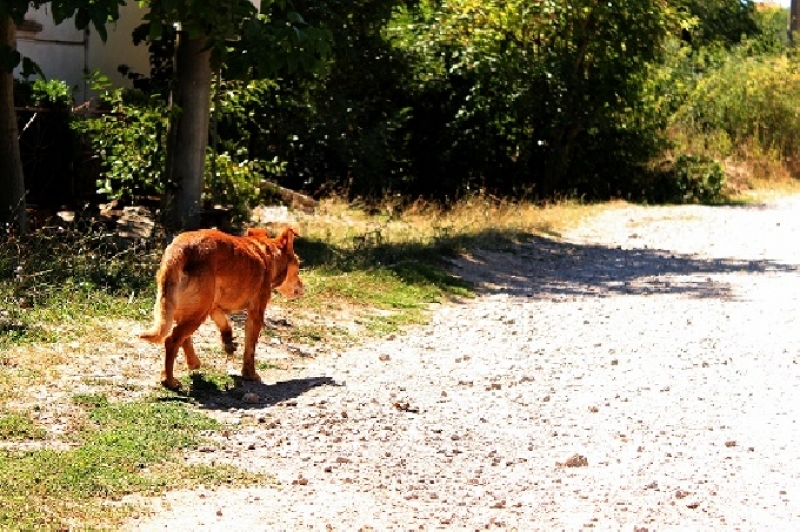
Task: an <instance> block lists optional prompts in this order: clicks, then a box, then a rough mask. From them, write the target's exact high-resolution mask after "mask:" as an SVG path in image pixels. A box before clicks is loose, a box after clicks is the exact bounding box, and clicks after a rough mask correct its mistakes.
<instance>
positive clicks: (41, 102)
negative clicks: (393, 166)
mask: <svg viewBox="0 0 800 532" xmlns="http://www.w3.org/2000/svg"><path fill="white" fill-rule="evenodd" d="M73 101H74V98H73V90H72V89H70V87H69V86H68V85H67V84H66V83H65V82H63V81H61V80H58V79H51V80H49V81H47V80H44V79H42V78H37V79H35V80H34V81H33V82H28V81H16V80H15V82H14V105H16V106H19V107H46V108H52V109H69V108H71V106H72V103H73Z"/></svg>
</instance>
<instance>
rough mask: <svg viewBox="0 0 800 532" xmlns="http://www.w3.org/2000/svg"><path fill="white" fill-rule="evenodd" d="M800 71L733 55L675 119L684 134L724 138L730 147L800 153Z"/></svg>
mask: <svg viewBox="0 0 800 532" xmlns="http://www.w3.org/2000/svg"><path fill="white" fill-rule="evenodd" d="M798 94H800V69H798V67H797V63H796V61H795V60H794V59H791V58H787V57H776V56H772V57H755V58H743V57H737V56H735V55H734V56H731V57H730V58H729V59H728V60H727V61H725V62H724V63H723V64H721V65H720V66H719V67H718V68H714V69H710V70H709V71H707V72H706V73H705V75H704V76H703V78H702V79H701V80H700V82H698V83H697V85H696V86H695V87H694V90H693V91H692V92H691V94H690V95H689V97H688V99H687V101H686V103H685V104H684V105H682V106H681V107H680V109H679V110H678V112H677V113H676V114H675V116H674V119H673V126H674V127H677V128H679V129H681V130H683V131H684V132H686V134H687V135H694V136H706V135H718V134H719V133H720V132H722V133H724V134H725V135H726V136H727V137H729V138H730V140H731V142H732V143H733V145H734V146H745V145H756V146H759V147H761V148H763V149H764V151H770V150H775V151H777V152H778V153H780V154H781V155H783V156H786V157H792V156H795V155H796V154H797V153H798V152H800V136H798V135H797V131H798V130H800V113H798V112H797V109H798V106H799V105H800V96H798Z"/></svg>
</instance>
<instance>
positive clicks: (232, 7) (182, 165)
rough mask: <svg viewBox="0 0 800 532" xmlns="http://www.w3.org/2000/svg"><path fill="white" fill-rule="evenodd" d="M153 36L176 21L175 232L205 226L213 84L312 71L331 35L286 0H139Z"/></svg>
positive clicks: (171, 184) (171, 197) (170, 213)
mask: <svg viewBox="0 0 800 532" xmlns="http://www.w3.org/2000/svg"><path fill="white" fill-rule="evenodd" d="M140 4H143V5H147V6H148V7H149V8H150V11H149V13H148V15H147V16H146V17H145V19H146V20H147V21H148V23H149V27H150V32H149V33H150V39H151V40H157V39H161V38H164V37H165V36H168V34H169V32H168V31H167V28H168V27H170V26H172V25H175V24H178V25H179V26H180V31H179V32H178V37H177V39H178V42H177V52H176V63H175V82H174V86H173V102H174V104H175V105H176V107H177V109H176V112H175V113H173V122H172V124H171V126H170V134H169V144H168V146H167V169H166V177H167V185H168V186H167V190H168V195H167V198H166V203H165V207H166V209H165V211H166V221H167V225H169V226H170V227H171V228H172V229H176V230H180V229H185V228H191V227H195V226H197V225H198V223H199V215H200V212H201V208H202V205H201V196H202V192H203V182H204V175H205V155H206V147H207V144H208V134H209V133H208V126H209V109H210V106H211V99H210V96H211V80H212V77H213V73H214V72H217V74H218V75H219V73H220V71H221V69H223V68H225V72H226V74H227V75H230V76H240V77H256V76H260V77H266V76H270V75H275V74H276V73H278V72H282V71H289V72H293V71H296V70H298V69H308V68H312V67H313V65H314V64H316V60H317V59H318V58H319V57H320V56H321V55H322V54H325V53H326V52H327V50H328V48H329V45H328V36H327V32H325V31H322V30H318V29H315V28H311V27H308V25H307V24H306V23H305V21H304V20H303V17H302V16H300V14H298V13H297V12H295V11H293V10H291V6H290V5H289V3H288V2H286V1H285V0H271V1H262V2H261V13H260V14H259V13H258V12H257V11H256V8H255V6H254V5H253V4H252V3H251V2H250V0H224V1H223V0H218V1H214V2H209V1H208V0H184V1H180V2H176V1H174V0H140Z"/></svg>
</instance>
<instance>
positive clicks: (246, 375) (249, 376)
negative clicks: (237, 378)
mask: <svg viewBox="0 0 800 532" xmlns="http://www.w3.org/2000/svg"><path fill="white" fill-rule="evenodd" d="M242 379H244V380H246V381H254V382H261V377H260V376H259V375H258V373H256V371H255V370H243V371H242Z"/></svg>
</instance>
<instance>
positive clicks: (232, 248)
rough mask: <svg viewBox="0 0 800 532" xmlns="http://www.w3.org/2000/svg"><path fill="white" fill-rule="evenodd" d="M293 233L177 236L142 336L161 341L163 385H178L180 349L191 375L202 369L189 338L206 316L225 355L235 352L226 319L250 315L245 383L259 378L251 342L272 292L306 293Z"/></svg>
mask: <svg viewBox="0 0 800 532" xmlns="http://www.w3.org/2000/svg"><path fill="white" fill-rule="evenodd" d="M295 235H296V233H295V232H294V231H293V230H292V229H286V230H284V231H283V233H281V235H280V236H279V237H277V238H270V237H269V234H268V233H267V231H266V230H265V229H248V230H247V234H246V235H245V236H232V235H229V234H227V233H223V232H221V231H217V230H215V229H202V230H199V231H190V232H186V233H182V234H180V235H178V236H177V237H176V238H175V240H173V242H172V243H171V244H170V245H169V246H167V249H166V250H165V251H164V256H163V258H162V259H161V266H160V267H159V269H158V275H157V277H156V282H157V284H158V294H157V296H156V304H155V308H154V309H153V314H154V315H155V323H154V324H153V327H152V328H151V329H150V330H148V331H146V332H144V333H143V334H142V335H141V336H140V337H141V338H142V339H144V340H147V341H149V342H153V343H160V342H162V341H163V342H164V372H163V374H162V378H163V381H162V384H163V385H164V386H165V387H167V388H173V389H174V388H179V387H180V382H179V381H178V380H177V379H176V378H175V376H174V373H173V371H174V365H175V358H176V356H177V354H178V349H179V348H183V352H184V354H185V355H186V364H187V366H188V367H189V369H191V370H195V369H197V368H199V367H200V359H199V358H197V354H196V353H195V351H194V346H193V345H192V333H194V331H196V330H197V328H198V327H199V326H200V325H201V324H202V323H203V322H204V321H205V319H206V317H208V316H211V319H212V320H214V323H216V325H217V327H218V328H219V330H220V334H221V336H222V343H223V344H224V346H225V351H226V352H228V353H229V354H230V353H232V352H233V351H234V348H235V346H234V343H233V331H232V329H231V323H230V321H229V320H228V314H230V313H231V312H236V311H239V310H246V311H247V321H246V322H245V345H244V357H243V363H242V378H243V379H246V380H255V381H258V380H260V378H259V376H258V373H256V367H255V350H256V342H257V341H258V335H259V333H260V332H261V327H262V325H263V323H264V311H265V310H266V308H267V304H268V303H269V301H270V296H271V295H272V291H273V290H277V291H278V292H279V293H280V294H281V295H283V296H284V297H288V298H295V297H300V296H302V295H303V293H304V288H303V282H302V281H301V280H300V276H299V272H300V261H299V259H298V258H297V255H295V253H294V237H295ZM173 322H174V324H175V326H174V327H173V326H172V324H173Z"/></svg>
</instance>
